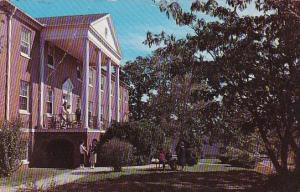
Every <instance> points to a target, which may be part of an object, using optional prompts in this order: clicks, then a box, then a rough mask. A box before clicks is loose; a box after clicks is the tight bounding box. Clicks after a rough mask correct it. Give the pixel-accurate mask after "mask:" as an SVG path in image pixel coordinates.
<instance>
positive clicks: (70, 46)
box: [38, 14, 121, 130]
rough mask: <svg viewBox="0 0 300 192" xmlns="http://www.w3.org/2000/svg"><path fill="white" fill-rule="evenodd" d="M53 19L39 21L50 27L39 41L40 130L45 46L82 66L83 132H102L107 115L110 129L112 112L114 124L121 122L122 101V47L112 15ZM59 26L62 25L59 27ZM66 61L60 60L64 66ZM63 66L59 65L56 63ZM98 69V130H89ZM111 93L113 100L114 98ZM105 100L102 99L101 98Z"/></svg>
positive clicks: (81, 100)
mask: <svg viewBox="0 0 300 192" xmlns="http://www.w3.org/2000/svg"><path fill="white" fill-rule="evenodd" d="M78 17H79V16H76V19H75V17H74V18H73V17H72V16H68V17H50V18H41V19H38V20H39V21H40V22H41V23H45V25H46V26H47V27H46V28H44V30H43V31H42V33H41V41H40V46H41V48H40V66H41V68H40V82H39V84H40V98H39V126H40V127H44V124H45V122H44V115H45V110H44V106H45V97H44V95H45V84H47V81H48V79H47V78H46V77H45V74H44V73H45V66H46V64H45V62H46V59H45V51H46V50H45V44H46V42H48V43H51V44H52V45H54V46H56V47H59V48H60V49H61V50H65V53H64V57H65V56H66V55H71V56H72V57H74V58H76V59H77V60H78V61H79V62H81V63H82V83H81V93H80V103H81V105H80V106H81V107H80V108H81V128H82V129H86V130H89V129H98V130H101V129H102V128H103V123H104V122H103V120H102V119H103V117H102V115H103V116H104V115H106V118H105V119H106V120H107V124H108V125H107V126H110V125H111V122H112V115H113V111H112V110H113V109H114V114H115V117H114V118H115V120H116V121H118V122H119V121H120V114H119V111H120V110H119V108H120V104H119V99H120V69H119V68H120V60H121V53H120V48H119V44H118V41H117V38H116V35H115V32H114V29H113V25H112V20H111V17H110V15H109V14H97V15H89V16H81V17H82V18H78ZM58 23H59V24H58ZM64 57H62V58H60V60H59V61H60V62H61V63H63V59H64ZM57 64H58V65H59V64H60V63H59V62H58V63H57ZM91 67H92V68H95V69H96V73H95V76H96V77H95V80H96V82H95V87H93V89H94V95H93V96H94V97H95V103H93V107H95V110H96V115H95V118H96V119H95V122H96V127H91V126H89V122H90V118H91V116H90V115H89V110H90V109H89V99H90V98H91V90H90V87H91V85H90V82H89V81H90V76H91V74H90V68H91ZM103 71H105V79H106V81H105V85H104V91H103V92H104V94H103V96H101V95H102V94H101V85H102V81H103V78H102V75H101V74H102V73H103ZM113 72H114V90H112V87H113V86H112V75H113ZM112 92H114V96H113V98H112V96H111V95H112ZM102 97H103V98H102Z"/></svg>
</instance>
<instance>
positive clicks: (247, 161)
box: [220, 147, 256, 168]
mask: <svg viewBox="0 0 300 192" xmlns="http://www.w3.org/2000/svg"><path fill="white" fill-rule="evenodd" d="M220 160H221V161H222V163H228V164H231V165H232V166H236V167H244V168H254V167H255V162H256V159H255V157H254V156H253V155H252V154H251V153H249V152H247V151H244V150H240V149H237V148H233V147H227V148H226V152H225V153H224V154H222V155H221V156H220Z"/></svg>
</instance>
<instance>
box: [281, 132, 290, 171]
mask: <svg viewBox="0 0 300 192" xmlns="http://www.w3.org/2000/svg"><path fill="white" fill-rule="evenodd" d="M288 152H289V143H288V138H287V136H285V137H284V138H283V139H282V140H281V149H280V159H281V164H280V165H281V171H282V172H283V173H284V174H285V173H287V172H288V162H287V161H288Z"/></svg>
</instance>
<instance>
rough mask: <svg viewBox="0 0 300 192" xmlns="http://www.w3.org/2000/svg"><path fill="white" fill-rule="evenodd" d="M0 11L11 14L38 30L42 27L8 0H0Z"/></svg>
mask: <svg viewBox="0 0 300 192" xmlns="http://www.w3.org/2000/svg"><path fill="white" fill-rule="evenodd" d="M0 9H1V10H3V11H6V12H9V13H11V14H13V15H14V16H17V17H18V18H19V19H20V20H22V21H24V22H26V23H27V24H29V25H31V26H33V27H35V28H37V29H39V30H40V29H42V27H43V25H42V24H41V23H40V22H39V21H37V20H36V19H34V18H32V17H31V16H30V15H28V14H27V13H25V12H24V11H22V10H21V9H19V8H18V7H16V6H15V5H14V4H12V3H11V2H10V1H9V0H0Z"/></svg>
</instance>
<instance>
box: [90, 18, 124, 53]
mask: <svg viewBox="0 0 300 192" xmlns="http://www.w3.org/2000/svg"><path fill="white" fill-rule="evenodd" d="M103 20H106V21H107V22H108V26H109V29H110V31H111V34H112V37H113V40H114V44H115V46H116V49H117V50H114V49H113V48H112V47H111V46H110V45H109V43H108V42H107V41H106V40H105V39H106V38H104V40H105V43H107V44H108V45H109V46H110V48H112V49H113V50H114V52H116V53H117V55H118V56H119V57H120V58H121V57H122V53H121V48H120V44H119V40H118V38H117V34H116V30H115V28H114V25H113V21H112V17H111V15H110V14H107V15H105V16H104V17H102V18H100V19H98V20H96V21H93V22H92V23H91V28H92V29H93V30H95V28H94V25H96V24H97V23H99V22H101V21H103ZM95 31H96V30H95ZM98 35H99V33H98Z"/></svg>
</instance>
